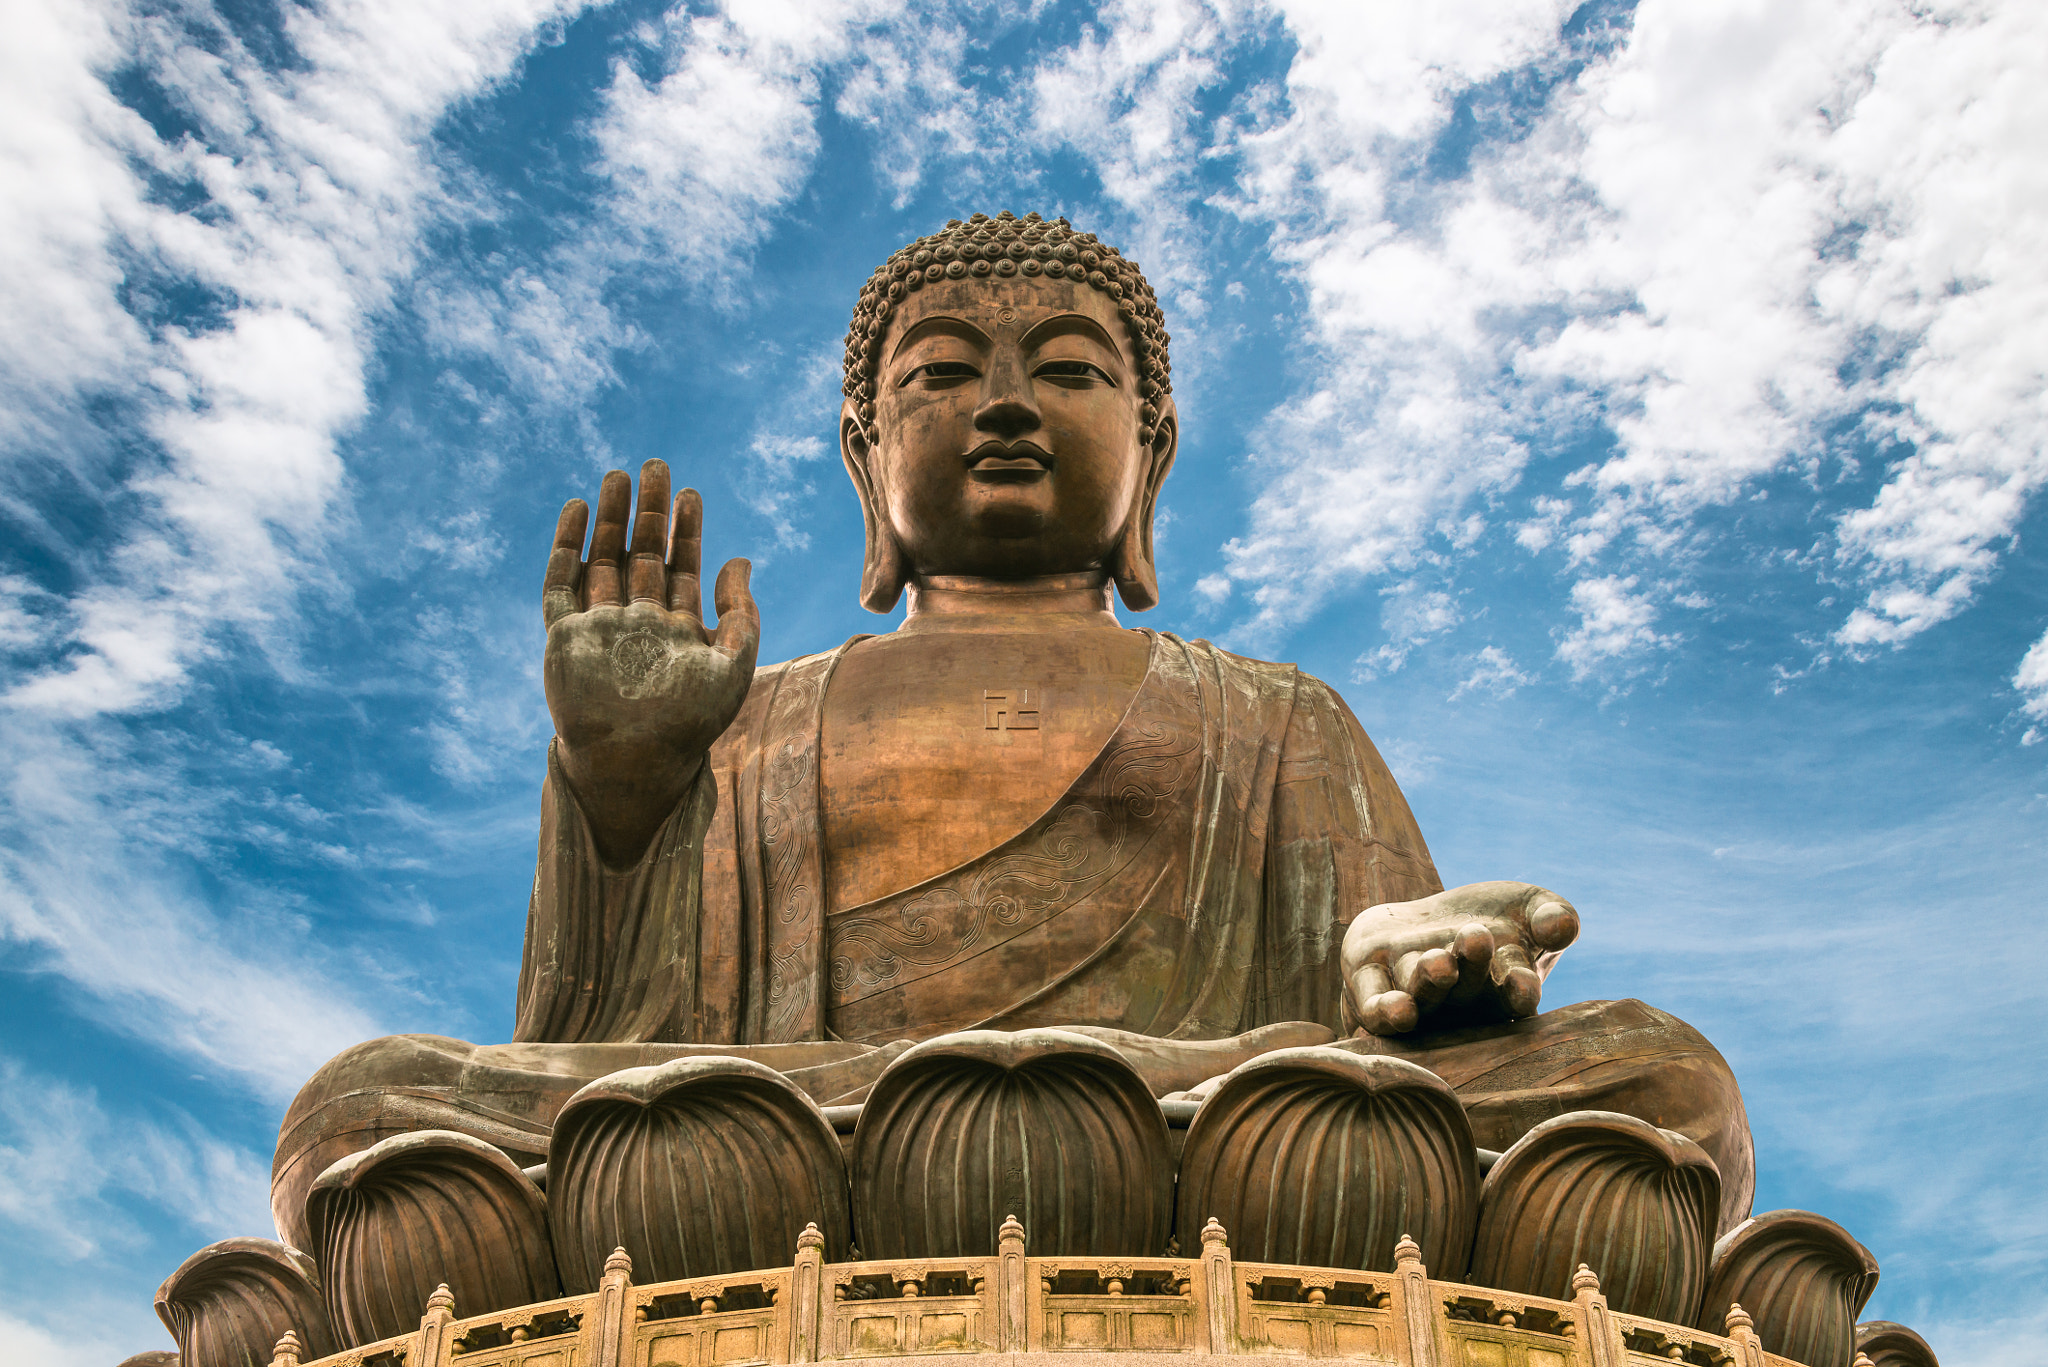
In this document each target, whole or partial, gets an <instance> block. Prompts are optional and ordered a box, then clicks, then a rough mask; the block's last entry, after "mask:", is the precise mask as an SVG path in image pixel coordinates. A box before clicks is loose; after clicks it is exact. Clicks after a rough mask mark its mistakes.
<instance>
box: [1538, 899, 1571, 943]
mask: <svg viewBox="0 0 2048 1367" xmlns="http://www.w3.org/2000/svg"><path fill="white" fill-rule="evenodd" d="M1529 938H1530V939H1531V940H1532V941H1534V942H1535V945H1536V948H1538V949H1542V950H1557V949H1563V948H1564V947H1565V946H1566V945H1568V944H1570V943H1571V942H1572V941H1574V940H1576V939H1578V938H1579V913H1578V912H1576V911H1574V910H1573V909H1572V908H1571V906H1570V904H1569V903H1565V902H1545V903H1543V904H1542V905H1541V906H1539V907H1537V908H1536V909H1535V910H1534V911H1532V912H1530V913H1529Z"/></svg>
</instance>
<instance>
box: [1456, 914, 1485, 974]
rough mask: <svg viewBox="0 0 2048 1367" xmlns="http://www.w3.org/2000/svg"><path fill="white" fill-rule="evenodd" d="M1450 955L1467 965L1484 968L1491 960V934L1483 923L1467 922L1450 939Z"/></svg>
mask: <svg viewBox="0 0 2048 1367" xmlns="http://www.w3.org/2000/svg"><path fill="white" fill-rule="evenodd" d="M1451 953H1453V954H1455V955H1457V956H1458V957H1459V958H1460V959H1463V960H1465V961H1466V962H1467V963H1471V964H1477V965H1480V966H1484V965H1485V964H1486V963H1487V962H1488V961H1489V960H1491V959H1492V958H1493V932H1492V931H1490V930H1488V929H1487V928H1486V926H1485V924H1484V923H1483V922H1479V921H1467V922H1466V923H1465V924H1464V925H1463V926H1460V927H1459V928H1458V933H1457V935H1456V936H1455V937H1453V938H1452V940H1451Z"/></svg>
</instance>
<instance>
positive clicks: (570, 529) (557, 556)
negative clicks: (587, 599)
mask: <svg viewBox="0 0 2048 1367" xmlns="http://www.w3.org/2000/svg"><path fill="white" fill-rule="evenodd" d="M589 523H590V505H589V504H587V503H585V502H584V501H583V500H582V499H580V498H572V499H570V500H569V501H568V502H567V503H564V504H563V505H562V515H561V517H559V518H558V519H556V521H555V546H554V549H553V550H551V551H549V552H548V570H547V573H546V574H545V575H544V576H542V578H541V581H540V616H541V621H542V622H543V623H545V624H546V625H548V626H553V625H554V624H555V623H556V622H559V621H561V620H562V618H564V617H566V616H568V615H569V614H570V613H572V612H574V611H576V587H577V584H578V581H580V580H581V579H582V578H583V531H584V528H585V527H587V526H588V525H589Z"/></svg>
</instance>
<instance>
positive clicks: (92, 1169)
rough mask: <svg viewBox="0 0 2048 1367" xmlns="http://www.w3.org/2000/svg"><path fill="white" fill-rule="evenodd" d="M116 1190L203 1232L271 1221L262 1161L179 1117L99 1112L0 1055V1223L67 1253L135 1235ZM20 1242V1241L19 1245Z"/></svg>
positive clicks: (218, 1233)
mask: <svg viewBox="0 0 2048 1367" xmlns="http://www.w3.org/2000/svg"><path fill="white" fill-rule="evenodd" d="M116 1194H125V1195H128V1196H133V1197H137V1198H140V1199H141V1200H142V1201H144V1202H146V1203H148V1204H149V1205H151V1206H154V1207H156V1208H157V1209H159V1210H161V1211H163V1212H164V1213H165V1214H167V1215H170V1216H172V1217H173V1218H175V1219H177V1220H178V1221H179V1222H181V1223H182V1224H184V1225H185V1226H187V1227H188V1228H189V1229H191V1230H193V1231H195V1232H196V1233H198V1234H199V1235H200V1236H201V1237H202V1239H219V1238H226V1237H228V1236H229V1235H231V1234H247V1233H249V1232H251V1231H254V1230H263V1229H267V1228H268V1227H269V1223H270V1220H269V1215H270V1173H269V1164H268V1163H267V1162H266V1161H265V1160H264V1159H263V1158H261V1157H260V1156H258V1155H256V1154H253V1153H250V1152H248V1151H247V1150H246V1149H240V1148H236V1147H235V1146H233V1145H231V1144H227V1143H224V1142H222V1141H221V1140H220V1139H218V1138H217V1137H215V1136H214V1135H212V1134H210V1133H208V1132H207V1131H206V1130H204V1129H202V1128H201V1127H200V1126H199V1125H198V1124H196V1123H195V1122H194V1121H193V1120H192V1119H191V1118H190V1117H188V1116H175V1117H173V1118H172V1120H171V1121H170V1122H169V1123H165V1122H162V1121H158V1120H153V1119H150V1118H148V1117H145V1116H141V1115H135V1114H120V1115H113V1114H109V1113H108V1112H107V1111H106V1110H105V1109H104V1108H103V1107H102V1106H101V1105H100V1102H99V1099H98V1097H97V1096H95V1095H94V1094H93V1093H92V1092H91V1091H89V1090H86V1089H84V1088H80V1087H76V1086H73V1085H71V1084H69V1083H66V1082H63V1081H61V1080H59V1079H57V1078H53V1077H48V1076H43V1075H39V1074H36V1073H32V1072H30V1071H28V1070H27V1069H25V1068H23V1067H22V1066H21V1065H20V1064H18V1063H16V1062H14V1061H12V1060H8V1059H0V1222H4V1223H5V1224H7V1225H11V1226H13V1227H14V1229H15V1230H16V1231H17V1237H19V1236H20V1235H26V1236H27V1237H28V1238H30V1239H32V1240H33V1242H34V1244H35V1245H36V1246H37V1247H39V1248H42V1249H45V1250H47V1251H48V1252H49V1253H50V1254H51V1255H53V1256H56V1257H60V1258H63V1259H65V1260H67V1261H76V1260H80V1259H84V1258H88V1257H91V1256H93V1255H94V1254H96V1253H98V1252H99V1251H100V1250H101V1249H102V1248H103V1247H104V1246H105V1245H107V1244H108V1243H123V1242H133V1241H134V1240H135V1239H136V1238H137V1237H138V1235H137V1231H136V1230H135V1228H134V1225H133V1221H132V1220H131V1219H130V1218H129V1217H127V1216H125V1215H124V1214H122V1213H121V1211H120V1209H119V1207H118V1205H116V1204H115V1203H114V1202H113V1201H111V1200H110V1199H109V1198H110V1196H113V1195H116ZM17 1246H18V1245H17Z"/></svg>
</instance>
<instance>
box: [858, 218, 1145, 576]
mask: <svg viewBox="0 0 2048 1367" xmlns="http://www.w3.org/2000/svg"><path fill="white" fill-rule="evenodd" d="M1167 343H1168V337H1167V332H1166V328H1165V320H1164V318H1163V317H1162V316H1161V314H1160V311H1159V305H1158V302H1157V300H1156V299H1155V298H1154V296H1153V293H1152V287H1151V286H1150V285H1148V284H1147V283H1146V281H1145V277H1144V275H1143V273H1142V272H1141V271H1140V270H1139V269H1138V267H1137V265H1136V264H1135V263H1133V262H1131V261H1130V260H1128V259H1127V258H1125V257H1124V256H1123V255H1121V254H1120V253H1119V252H1118V251H1117V250H1116V249H1115V248H1114V247H1111V246H1109V245H1108V244H1106V243H1104V242H1102V241H1100V240H1099V239H1097V238H1096V237H1095V236H1094V235H1093V234H1090V233H1078V232H1075V231H1074V229H1073V228H1072V226H1071V225H1070V224H1068V223H1067V221H1066V220H1065V219H1059V220H1056V221H1052V222H1048V221H1046V220H1044V219H1042V218H1040V217H1039V216H1038V215H1037V214H1029V215H1026V216H1025V217H1023V218H1018V217H1016V216H1014V215H1012V214H1010V213H1008V212H1005V213H1002V214H999V215H997V216H996V217H994V218H990V217H989V216H987V215H985V214H976V215H974V217H973V218H971V219H969V220H967V221H965V222H962V221H960V220H957V219H956V220H954V221H953V222H951V223H949V224H947V225H946V228H945V229H944V230H943V231H941V232H938V233H934V234H932V235H931V236H929V237H923V238H919V239H918V240H917V241H915V242H913V243H911V244H910V245H909V246H906V247H904V248H903V249H902V250H901V251H898V252H896V253H895V254H894V255H892V256H891V257H890V258H889V260H888V261H887V262H886V263H884V264H883V265H882V267H881V268H880V269H878V270H877V271H876V272H875V273H874V275H873V276H871V277H870V278H869V280H868V282H867V284H866V286H865V287H864V288H863V289H862V291H861V297H860V303H859V306H858V307H857V308H856V310H855V312H854V317H853V326H852V328H851V330H850V331H849V332H848V333H847V338H846V378H845V383H844V390H845V395H846V400H845V404H844V406H843V407H842V409H841V418H840V447H841V453H842V455H843V456H844V458H845V460H846V465H847V471H848V473H849V474H850V475H851V476H852V478H853V482H854V486H855V488H856V490H858V492H859V493H860V496H861V502H862V508H863V512H864V514H865V516H866V522H867V539H868V548H867V558H866V564H865V567H864V572H863V575H862V584H861V601H862V602H863V603H864V604H866V605H867V606H868V607H869V608H872V609H874V610H875V611H878V612H881V611H887V610H888V609H889V608H890V607H891V606H893V605H894V604H895V602H896V600H897V598H898V597H899V595H900V594H901V593H902V591H903V587H904V585H905V584H906V583H908V582H912V581H920V582H925V581H939V580H946V579H962V578H965V579H979V580H989V581H997V582H1008V583H1020V582H1030V581H1040V580H1050V579H1056V578H1071V577H1074V576H1081V577H1086V576H1089V575H1093V576H1095V582H1098V583H1099V582H1102V581H1103V580H1104V579H1110V580H1114V582H1115V584H1116V586H1117V589H1118V591H1119V593H1120V594H1121V596H1122V597H1123V600H1124V602H1125V604H1126V605H1127V606H1129V607H1131V608H1132V609H1134V610H1142V609H1144V608H1148V607H1151V606H1152V605H1153V604H1154V603H1156V602H1157V601H1158V579H1157V575H1156V574H1155V572H1154V569H1153V564H1152V515H1153V510H1154V508H1155V506H1156V504H1157V499H1158V493H1159V488H1160V485H1161V484H1162V483H1163V481H1164V480H1165V477H1166V473H1167V471H1168V470H1169V469H1170V468H1171V466H1172V462H1173V453H1174V448H1175V444H1176V442H1177V439H1178V432H1177V418H1176V415H1175V412H1174V405H1173V397H1172V392H1171V369H1170V364H1169V360H1168V354H1167Z"/></svg>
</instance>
